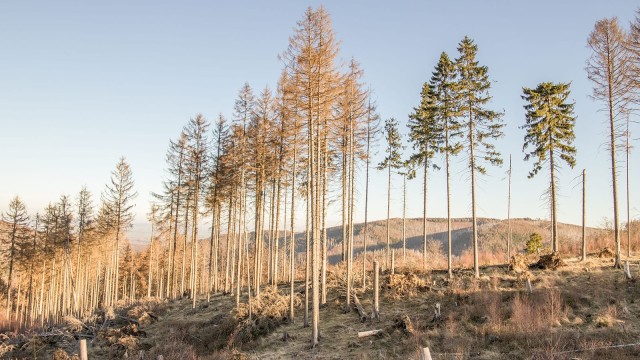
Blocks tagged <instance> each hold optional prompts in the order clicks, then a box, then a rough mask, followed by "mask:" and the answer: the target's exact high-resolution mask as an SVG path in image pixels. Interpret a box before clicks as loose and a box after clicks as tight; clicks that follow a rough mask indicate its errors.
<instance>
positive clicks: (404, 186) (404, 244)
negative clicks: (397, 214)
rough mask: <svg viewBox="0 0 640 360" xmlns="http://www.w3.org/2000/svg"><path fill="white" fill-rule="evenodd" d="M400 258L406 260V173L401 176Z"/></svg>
mask: <svg viewBox="0 0 640 360" xmlns="http://www.w3.org/2000/svg"><path fill="white" fill-rule="evenodd" d="M402 260H403V261H407V174H404V175H403V176H402Z"/></svg>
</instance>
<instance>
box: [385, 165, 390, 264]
mask: <svg viewBox="0 0 640 360" xmlns="http://www.w3.org/2000/svg"><path fill="white" fill-rule="evenodd" d="M390 216H391V162H389V175H388V180H387V247H386V249H385V251H386V253H385V257H384V263H385V266H384V267H385V268H387V269H388V268H389V260H390V257H391V250H390V249H391V233H390V231H391V228H390V221H389V219H390Z"/></svg>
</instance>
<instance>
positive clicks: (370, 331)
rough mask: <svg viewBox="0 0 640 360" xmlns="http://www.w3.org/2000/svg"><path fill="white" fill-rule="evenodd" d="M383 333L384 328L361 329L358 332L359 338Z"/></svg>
mask: <svg viewBox="0 0 640 360" xmlns="http://www.w3.org/2000/svg"><path fill="white" fill-rule="evenodd" d="M382 333H384V330H382V329H377V330H369V331H360V332H358V338H363V337H367V336H374V335H380V334H382Z"/></svg>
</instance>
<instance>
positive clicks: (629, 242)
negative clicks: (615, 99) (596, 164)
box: [625, 113, 631, 257]
mask: <svg viewBox="0 0 640 360" xmlns="http://www.w3.org/2000/svg"><path fill="white" fill-rule="evenodd" d="M626 138H627V141H626V144H625V153H626V154H627V158H626V160H627V166H626V168H627V256H628V257H631V207H630V203H629V151H630V150H631V148H630V146H631V145H629V113H627V131H626Z"/></svg>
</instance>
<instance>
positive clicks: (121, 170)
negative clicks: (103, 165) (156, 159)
mask: <svg viewBox="0 0 640 360" xmlns="http://www.w3.org/2000/svg"><path fill="white" fill-rule="evenodd" d="M133 185H134V183H133V173H132V172H131V167H130V166H129V164H128V163H127V162H126V160H125V158H124V157H121V158H120V161H119V162H118V164H117V165H116V168H115V170H113V171H112V172H111V182H110V183H109V184H107V186H106V189H105V191H104V192H103V193H102V202H103V204H104V206H105V207H106V210H107V213H108V214H109V225H110V226H111V230H112V231H113V233H114V234H115V237H116V238H115V243H114V251H115V294H114V302H117V301H118V289H119V287H118V282H119V268H120V266H119V264H120V262H119V261H120V238H121V236H122V232H123V231H125V230H126V229H128V228H130V227H131V226H132V225H133V219H134V214H133V211H132V210H133V207H134V206H135V204H134V203H133V200H134V199H135V198H136V196H138V193H137V192H135V191H134V190H133Z"/></svg>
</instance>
